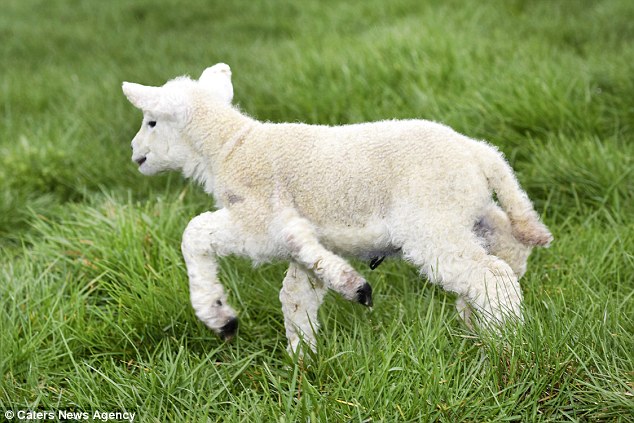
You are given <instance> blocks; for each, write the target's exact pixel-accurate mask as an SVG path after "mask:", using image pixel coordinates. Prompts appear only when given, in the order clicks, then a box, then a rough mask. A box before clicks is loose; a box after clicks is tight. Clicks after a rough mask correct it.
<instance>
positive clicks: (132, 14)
mask: <svg viewBox="0 0 634 423" xmlns="http://www.w3.org/2000/svg"><path fill="white" fill-rule="evenodd" d="M184 3H185V2H177V1H175V0H152V1H150V0H134V1H127V0H125V1H124V0H111V1H107V2H97V1H87V0H86V1H81V0H74V1H66V0H49V1H46V2H44V1H36V0H3V2H2V5H1V6H0V9H1V11H2V13H0V186H2V188H3V189H2V192H0V248H1V252H0V299H1V301H2V307H1V308H0V411H2V412H4V411H6V410H11V411H16V412H17V411H18V410H28V409H31V410H40V411H54V412H57V411H58V410H79V411H87V412H90V413H91V418H92V413H93V412H94V411H102V412H111V411H112V412H115V411H125V410H127V411H134V412H136V420H137V421H139V420H141V421H156V422H162V421H178V422H180V421H194V422H196V421H208V420H211V421H218V420H228V421H286V422H291V421H312V422H317V421H319V422H322V421H337V422H338V421H446V422H455V421H473V422H480V421H506V420H509V421H632V419H634V417H633V413H634V385H633V380H634V363H633V358H632V357H633V351H634V298H633V292H634V258H633V252H634V223H633V222H634V206H633V204H634V201H633V200H634V174H633V171H632V169H633V168H634V160H633V156H634V154H633V153H634V143H633V141H634V127H633V124H634V79H633V78H632V75H633V73H634V65H633V64H634V23H633V22H634V7H633V6H632V5H631V2H629V1H627V0H622V1H620V0H606V1H559V2H550V1H534V2H524V1H519V0H517V1H502V0H499V1H483V2H459V1H429V2H419V1H414V0H396V1H389V2H385V1H380V0H364V1H354V2H346V3H344V2H337V1H320V2H317V1H306V2H296V1H290V0H284V1H275V2H274V1H272V0H269V1H261V2H253V1H247V0H238V1H232V2H221V1H216V2H207V1H203V0H192V1H189V2H187V5H184ZM219 61H224V62H227V63H229V64H230V65H231V66H232V68H233V71H234V86H235V92H236V102H237V103H238V104H239V105H240V107H241V108H242V109H243V110H245V111H246V112H247V113H249V114H251V115H253V116H255V117H257V118H259V119H262V120H271V121H299V120H301V121H306V122H319V123H328V124H337V123H349V122H359V121H364V120H377V119H386V118H410V117H421V118H427V119H433V120H438V121H442V122H444V123H447V124H449V125H451V126H453V127H455V128H456V129H458V130H459V131H461V132H464V133H466V134H468V135H470V136H473V137H477V138H483V139H487V140H489V141H491V142H492V143H494V144H496V145H498V146H499V147H500V148H501V149H502V150H503V151H504V152H505V153H506V155H507V156H508V157H509V159H510V160H511V162H512V164H513V166H514V168H515V169H516V170H517V172H518V176H519V178H520V180H521V182H522V184H523V186H524V187H525V188H526V189H527V190H528V192H529V195H530V196H531V198H532V199H534V201H535V203H536V206H537V208H538V210H539V211H540V212H541V213H542V215H543V217H544V220H545V221H546V223H547V224H548V225H549V226H550V227H551V229H552V230H553V232H554V234H555V237H556V241H555V243H554V244H553V246H552V247H551V248H550V249H549V250H542V251H536V252H535V254H534V255H533V256H532V257H531V261H530V265H529V271H528V273H527V275H526V277H525V279H524V280H523V289H524V295H525V300H526V301H525V306H526V316H527V319H526V320H527V322H526V324H525V325H524V326H523V327H521V328H519V329H518V330H517V332H515V333H509V334H507V335H505V336H504V338H503V339H487V338H477V337H474V336H473V334H471V333H469V332H468V331H467V330H466V329H465V328H464V327H463V326H462V325H461V323H460V321H459V320H457V319H456V315H455V312H454V309H453V298H452V297H451V296H450V295H448V294H445V293H443V292H442V291H441V290H439V289H438V288H436V287H434V286H432V285H430V284H429V283H427V282H426V281H425V280H424V279H422V278H420V277H419V276H418V275H417V272H416V270H415V269H413V268H411V267H410V266H408V265H407V264H404V263H398V262H391V263H386V264H384V265H382V266H381V267H379V269H377V270H376V271H374V272H370V271H369V269H368V267H367V265H366V264H364V263H356V266H357V268H359V269H360V270H361V271H362V272H363V274H364V275H366V276H367V277H368V279H369V281H370V282H371V284H372V285H373V287H374V289H375V293H376V297H375V307H374V309H373V311H368V310H365V309H362V308H361V307H359V306H355V305H352V304H349V303H346V302H345V301H343V300H341V299H340V298H338V297H336V296H334V295H333V296H329V297H328V299H327V301H326V304H325V306H324V307H323V308H322V310H321V312H320V319H321V321H322V322H323V331H322V334H321V337H320V341H319V354H318V355H317V356H315V357H312V358H311V360H309V361H307V362H306V363H305V364H304V365H303V366H299V365H297V364H294V363H293V361H292V360H290V359H289V358H288V357H286V355H285V352H284V348H285V344H286V341H285V339H284V331H283V324H282V322H283V319H282V314H281V310H280V304H279V302H278V300H277V294H278V290H279V288H280V286H281V280H282V278H283V274H284V269H285V268H284V265H283V264H282V263H274V264H270V265H265V266H262V267H260V268H257V269H253V268H252V267H251V266H250V264H249V263H248V262H245V261H241V260H238V259H227V260H225V261H223V262H222V270H223V274H222V276H223V278H224V281H225V283H226V285H227V286H228V287H229V289H230V292H231V299H232V303H233V304H234V305H235V306H236V308H237V309H238V310H239V312H240V318H241V329H240V333H239V336H238V338H237V339H235V340H234V341H233V342H231V343H223V342H221V341H220V340H219V339H218V338H216V337H215V336H214V335H213V334H212V333H210V332H209V331H207V330H206V329H205V328H204V327H203V325H202V324H201V323H199V322H198V321H197V320H196V318H195V316H194V314H193V312H192V310H191V308H190V305H189V300H188V291H187V279H186V274H185V269H184V264H183V261H182V259H181V256H180V252H179V243H180V236H181V233H182V230H183V229H184V227H185V225H186V223H187V221H188V219H190V218H191V217H193V216H194V215H195V214H197V213H200V212H201V211H204V210H207V209H209V208H211V207H212V201H211V200H210V199H209V198H208V197H206V196H205V195H204V194H203V193H202V190H201V189H200V188H199V187H196V186H193V185H190V184H188V183H187V182H185V181H183V180H182V179H181V178H180V176H178V175H164V176H160V177H156V178H145V177H143V176H141V175H140V174H138V172H137V170H136V169H135V166H133V164H132V163H131V162H130V159H129V155H130V148H129V141H130V140H131V138H132V137H133V135H134V133H135V132H136V129H137V127H138V125H139V124H140V114H139V113H138V112H137V111H136V110H134V109H133V108H132V107H131V106H130V105H129V104H128V103H127V102H126V100H125V98H124V97H123V95H122V93H121V91H120V84H121V81H123V80H130V81H135V82H141V83H146V84H157V85H158V84H162V83H163V82H164V81H165V80H166V79H168V78H170V77H173V76H176V75H179V74H191V75H192V76H198V75H199V73H200V72H201V71H202V70H203V69H204V68H205V67H206V66H208V65H211V64H214V63H216V62H219Z"/></svg>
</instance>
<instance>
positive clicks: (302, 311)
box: [280, 262, 326, 354]
mask: <svg viewBox="0 0 634 423" xmlns="http://www.w3.org/2000/svg"><path fill="white" fill-rule="evenodd" d="M324 295H326V288H325V287H324V285H323V282H322V281H320V280H318V279H311V278H310V277H309V275H308V272H307V271H306V270H304V269H303V268H302V267H301V266H300V265H298V264H296V263H293V262H291V265H290V266H289V268H288V272H287V273H286V277H285V278H284V284H283V287H282V290H281V291H280V301H281V302H282V311H283V312H284V326H285V328H286V338H287V339H288V351H289V353H291V354H293V353H295V352H296V351H297V349H298V347H299V345H300V341H301V340H302V339H303V340H304V342H305V343H306V344H307V345H308V346H309V347H310V349H311V350H313V351H315V347H316V340H315V335H316V333H317V330H318V329H319V321H318V320H317V311H318V310H319V306H320V305H321V303H322V302H323V300H324ZM300 353H301V351H300Z"/></svg>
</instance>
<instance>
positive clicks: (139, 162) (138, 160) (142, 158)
mask: <svg viewBox="0 0 634 423" xmlns="http://www.w3.org/2000/svg"><path fill="white" fill-rule="evenodd" d="M146 160H147V157H146V156H143V157H141V158H138V159H136V160H135V162H137V163H138V164H139V166H141V165H142V164H143V163H145V161H146Z"/></svg>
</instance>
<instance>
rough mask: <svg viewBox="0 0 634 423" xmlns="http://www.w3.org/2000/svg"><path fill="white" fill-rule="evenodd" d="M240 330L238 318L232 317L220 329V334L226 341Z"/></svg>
mask: <svg viewBox="0 0 634 423" xmlns="http://www.w3.org/2000/svg"><path fill="white" fill-rule="evenodd" d="M237 331H238V318H237V317H232V318H231V319H230V320H229V321H228V322H227V323H225V325H224V326H223V327H221V328H220V330H219V331H218V335H220V337H221V338H222V339H224V340H225V341H228V340H230V339H231V338H233V337H234V336H235V335H236V332H237Z"/></svg>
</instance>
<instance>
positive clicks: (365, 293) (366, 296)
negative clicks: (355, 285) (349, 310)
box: [357, 282, 372, 307]
mask: <svg viewBox="0 0 634 423" xmlns="http://www.w3.org/2000/svg"><path fill="white" fill-rule="evenodd" d="M357 302H358V303H359V304H363V305H364V306H367V307H372V287H371V286H370V284H369V283H367V282H366V283H364V284H363V286H361V288H359V289H357Z"/></svg>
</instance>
